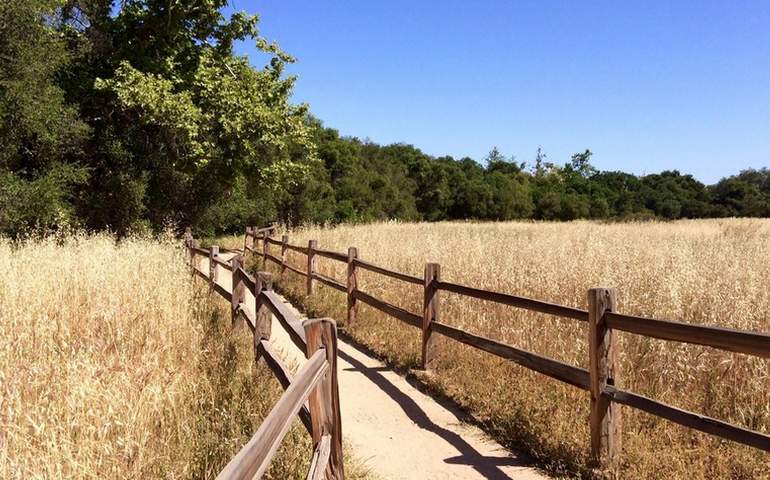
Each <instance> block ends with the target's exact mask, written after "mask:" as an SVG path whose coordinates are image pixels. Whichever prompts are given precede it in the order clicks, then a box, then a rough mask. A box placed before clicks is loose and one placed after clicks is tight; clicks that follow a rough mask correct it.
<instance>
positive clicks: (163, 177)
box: [0, 0, 770, 235]
mask: <svg viewBox="0 0 770 480" xmlns="http://www.w3.org/2000/svg"><path fill="white" fill-rule="evenodd" d="M226 3H227V2H226V0H190V1H183V2H168V1H166V0H122V1H120V2H114V1H112V0H5V1H3V2H2V3H0V202H1V204H0V233H3V234H8V235H19V234H21V233H23V232H34V231H40V230H43V231H49V230H52V229H56V228H60V227H61V226H64V225H70V224H74V225H79V226H82V227H86V228H89V229H94V230H97V229H110V230H113V231H115V232H116V233H118V234H125V233H126V232H129V231H130V230H132V229H136V228H142V229H145V228H153V229H160V228H163V227H164V226H166V225H169V224H171V225H174V226H177V227H181V226H186V225H193V226H194V227H195V228H196V230H197V231H199V232H201V234H210V235H213V234H218V233H223V232H227V231H237V230H240V229H241V228H242V226H243V225H245V224H254V223H260V222H263V221H266V220H270V219H274V218H279V219H281V220H283V221H285V222H288V223H302V222H308V221H310V222H365V221H372V220H382V219H392V218H398V219H404V220H429V221H435V220H444V219H479V220H482V219H486V220H510V219H523V218H534V219H543V220H572V219H577V218H619V219H624V218H653V217H658V218H667V219H676V218H699V217H707V216H769V215H770V172H769V171H768V170H767V169H760V170H748V171H744V172H741V173H740V174H738V175H735V176H732V177H729V178H725V179H723V180H721V181H720V182H718V183H717V184H716V185H713V186H706V185H704V184H702V183H700V182H699V181H697V180H696V179H695V178H693V177H692V176H691V175H684V174H681V173H679V172H677V171H666V172H662V173H659V174H653V175H645V176H641V177H639V176H635V175H631V174H627V173H623V172H608V171H598V170H597V169H596V168H595V167H594V166H593V165H592V164H591V155H592V154H591V151H590V150H587V149H586V150H583V151H582V152H578V153H576V154H574V155H573V156H572V157H571V158H570V159H569V161H567V162H566V163H564V164H563V165H559V164H557V163H552V162H550V161H548V160H549V159H548V158H547V157H546V155H545V153H544V152H543V151H542V149H538V151H537V154H536V155H535V158H534V161H533V163H532V165H533V166H532V168H529V169H528V168H527V165H526V164H525V163H524V162H517V161H516V159H514V158H512V157H506V156H505V155H504V154H503V153H502V152H501V151H500V150H499V149H498V148H497V147H493V148H492V149H491V150H490V152H489V154H488V155H487V156H486V157H485V158H484V159H482V160H481V161H480V162H477V161H475V160H473V159H471V158H460V159H455V158H453V157H450V156H444V157H439V158H434V157H432V156H429V155H426V154H425V153H423V152H422V151H420V150H419V149H417V148H415V147H413V146H411V145H404V144H393V145H378V144H376V143H373V142H371V141H368V140H361V139H358V138H351V137H344V136H341V135H340V134H339V133H338V132H337V131H336V130H334V129H331V128H326V127H324V126H323V125H322V123H321V121H320V120H318V119H316V118H314V117H313V116H312V115H311V114H310V113H309V110H308V106H307V105H297V104H294V103H292V102H291V95H292V90H293V87H294V82H295V78H293V77H292V76H287V75H286V74H285V73H284V72H285V67H286V65H287V63H290V62H293V61H294V59H293V58H292V57H291V56H290V55H289V54H287V53H286V52H283V51H282V50H281V49H280V47H279V46H278V45H276V44H274V43H270V42H268V41H267V40H266V39H265V38H263V37H262V36H261V35H260V33H259V28H258V26H259V18H258V17H257V16H254V15H247V14H245V13H236V14H233V15H231V16H230V17H229V18H225V17H224V16H223V14H222V13H221V11H222V7H224V6H225V5H226ZM239 41H247V42H253V44H254V45H255V46H256V48H257V50H258V51H259V52H261V57H260V58H264V59H265V63H264V65H261V66H254V65H252V64H251V63H250V62H249V61H248V59H246V58H244V57H239V56H237V55H236V54H235V53H234V48H233V47H234V44H235V43H236V42H239Z"/></svg>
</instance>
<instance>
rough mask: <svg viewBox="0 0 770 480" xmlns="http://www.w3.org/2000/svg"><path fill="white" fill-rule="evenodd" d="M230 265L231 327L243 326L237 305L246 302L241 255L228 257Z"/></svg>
mask: <svg viewBox="0 0 770 480" xmlns="http://www.w3.org/2000/svg"><path fill="white" fill-rule="evenodd" d="M230 267H231V268H232V270H233V274H232V279H233V290H232V292H233V294H232V300H231V303H230V312H231V316H232V327H233V328H240V327H242V326H243V323H244V322H243V321H242V320H241V321H239V317H240V316H239V315H238V306H239V305H240V304H241V303H246V284H245V283H244V281H243V277H242V275H241V272H242V270H241V269H242V268H243V255H236V256H234V257H233V258H232V259H230Z"/></svg>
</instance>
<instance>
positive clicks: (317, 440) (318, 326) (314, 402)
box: [185, 229, 344, 480]
mask: <svg viewBox="0 0 770 480" xmlns="http://www.w3.org/2000/svg"><path fill="white" fill-rule="evenodd" d="M260 231H263V232H267V231H270V229H263V230H256V233H255V234H259V232H260ZM185 236H186V238H185V244H186V246H187V248H188V255H189V262H190V266H191V267H192V269H193V273H194V274H196V275H198V276H200V277H201V278H203V279H205V280H206V281H207V282H208V283H209V285H210V290H211V291H212V292H216V293H217V294H219V295H220V296H221V297H222V298H224V299H225V300H226V301H228V302H229V303H230V305H231V314H232V325H233V328H239V327H242V325H243V324H245V325H247V326H248V327H249V329H250V330H251V332H252V334H253V336H254V353H255V359H256V360H257V361H259V359H264V361H265V363H266V364H267V366H268V367H269V368H270V370H271V371H272V372H273V374H274V375H275V377H276V378H277V379H278V382H279V383H280V384H281V386H282V387H283V388H284V390H285V392H284V394H283V395H282V396H281V398H280V400H279V401H278V403H276V404H275V406H274V407H273V409H272V410H271V411H270V413H269V414H268V416H267V417H266V418H265V419H264V421H263V422H262V424H261V425H260V427H259V429H258V430H257V431H256V433H254V435H253V436H252V437H251V439H250V440H249V441H248V443H246V445H244V447H243V448H242V449H241V450H240V451H239V452H238V453H237V454H236V455H235V457H233V458H232V459H231V460H230V462H229V463H228V464H227V466H225V468H224V469H223V470H222V471H221V472H220V473H219V475H218V476H217V479H220V480H225V479H227V480H236V479H252V478H261V477H262V475H263V474H264V473H265V471H266V470H267V468H268V467H269V465H270V462H271V461H272V459H273V456H274V455H275V453H276V451H277V450H278V447H279V445H280V443H281V441H282V440H283V438H284V437H285V436H286V434H287V433H288V431H289V429H290V428H291V424H292V420H293V419H294V417H295V416H299V418H300V420H301V421H302V424H303V425H304V426H305V428H306V429H307V431H308V432H309V433H310V435H311V436H312V438H313V447H314V451H313V454H312V457H311V459H312V460H311V465H310V470H309V472H308V474H307V478H308V479H313V480H317V479H327V480H342V479H343V478H344V469H343V459H342V425H341V423H342V422H341V418H340V404H339V388H338V384H337V329H336V325H335V323H334V321H333V320H330V319H327V318H320V319H310V320H305V321H304V322H302V321H300V320H299V318H297V316H296V315H295V314H294V313H293V312H292V311H291V310H290V309H289V308H287V307H286V305H285V304H284V303H283V302H282V301H281V299H280V298H279V297H278V296H277V295H276V294H275V293H274V292H273V291H272V281H271V276H270V274H269V273H266V272H259V273H258V274H257V277H256V278H255V277H252V276H251V275H249V274H248V273H247V272H246V270H245V269H244V257H243V255H241V254H240V253H238V252H236V254H235V256H233V257H232V258H231V259H230V260H227V261H225V260H223V259H222V258H221V257H220V255H219V253H220V249H219V247H217V246H212V247H210V248H209V249H202V248H200V246H199V244H198V242H197V241H196V240H194V239H193V238H192V235H191V234H190V232H189V230H188V231H187V233H186V235H185ZM265 244H266V243H265ZM250 250H253V244H251V245H246V244H245V245H244V251H246V252H248V251H250ZM263 253H264V252H263ZM222 270H224V271H227V272H229V273H230V278H231V279H232V281H231V282H230V285H229V288H228V285H227V283H228V282H226V281H224V280H225V279H224V278H222V277H220V273H221V271H222ZM273 315H274V316H275V317H276V318H277V319H278V322H279V323H280V325H281V326H282V327H283V328H284V329H286V331H287V332H288V334H289V337H290V338H291V340H292V341H293V342H294V343H295V344H296V345H297V347H298V348H300V349H301V350H302V351H305V352H306V354H307V362H306V363H305V364H304V365H303V366H302V368H301V369H300V370H299V372H297V374H296V375H295V376H292V374H291V373H290V371H289V369H288V368H286V366H285V365H284V364H283V363H282V362H281V359H280V357H278V355H276V354H275V353H274V352H273V350H272V348H271V347H270V342H269V340H270V336H271V324H272V316H273Z"/></svg>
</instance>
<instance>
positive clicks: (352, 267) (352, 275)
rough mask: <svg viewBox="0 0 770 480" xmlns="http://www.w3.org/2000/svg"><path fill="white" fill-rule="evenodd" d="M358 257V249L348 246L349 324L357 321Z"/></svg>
mask: <svg viewBox="0 0 770 480" xmlns="http://www.w3.org/2000/svg"><path fill="white" fill-rule="evenodd" d="M357 258H358V249H357V248H356V247H350V248H348V281H347V287H348V290H347V293H348V325H352V324H353V322H355V321H356V297H354V296H353V292H355V291H356V290H358V280H357V279H356V264H355V260H356V259H357Z"/></svg>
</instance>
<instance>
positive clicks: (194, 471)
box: [0, 235, 355, 479]
mask: <svg viewBox="0 0 770 480" xmlns="http://www.w3.org/2000/svg"><path fill="white" fill-rule="evenodd" d="M0 270H1V271H2V272H3V275H2V276H1V277H0V318H1V319H2V332H1V333H0V345H2V348H0V478H24V479H27V478H213V477H214V476H216V474H217V473H218V472H219V470H221V468H222V467H223V466H224V465H225V464H226V463H227V461H229V459H230V458H232V456H233V455H235V453H236V452H237V451H238V450H239V449H240V448H241V447H242V446H243V444H245V443H246V441H247V440H248V439H249V437H250V436H251V434H252V433H253V432H254V431H255V430H256V428H257V427H258V426H259V424H260V423H261V420H262V419H263V418H264V416H265V415H266V414H267V412H269V411H270V408H272V406H273V404H274V403H275V401H276V400H277V398H278V397H279V396H280V394H281V392H282V390H281V388H280V386H279V385H278V382H277V381H276V380H275V379H273V378H272V374H271V373H270V372H269V371H268V370H267V368H266V367H265V366H264V362H260V363H259V364H256V365H255V362H254V351H253V344H252V339H251V336H250V335H249V334H248V332H247V331H244V330H240V331H236V332H231V331H230V318H229V306H228V305H227V304H226V303H225V302H224V301H223V300H221V299H218V298H217V299H216V300H215V301H212V300H211V298H214V297H211V298H210V297H209V296H208V294H207V293H206V292H207V289H206V288H205V287H203V288H201V287H200V286H197V287H196V286H195V285H194V282H193V280H192V277H191V275H190V271H189V270H188V268H187V267H186V266H185V264H184V252H183V250H182V249H181V248H180V245H179V242H178V241H171V240H169V241H156V240H148V239H127V240H125V241H122V242H121V243H119V244H116V243H115V242H114V240H113V239H111V238H110V237H108V236H102V235H98V236H77V235H76V236H72V237H68V238H60V239H53V238H51V239H46V240H40V241H30V242H28V243H24V244H21V245H16V246H14V245H12V244H11V243H9V242H7V241H4V240H0ZM298 425H299V423H298V422H295V426H294V428H293V430H292V432H291V433H290V434H289V436H288V437H287V439H286V440H284V442H283V448H282V451H281V453H280V454H279V456H278V457H277V458H276V460H275V461H274V462H273V464H272V466H271V470H270V472H269V477H270V478H281V479H283V478H304V475H305V473H306V471H307V466H308V462H309V458H310V454H311V446H310V441H309V439H308V435H307V433H305V432H304V430H302V427H301V425H300V426H298ZM353 477H354V478H355V475H353Z"/></svg>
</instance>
